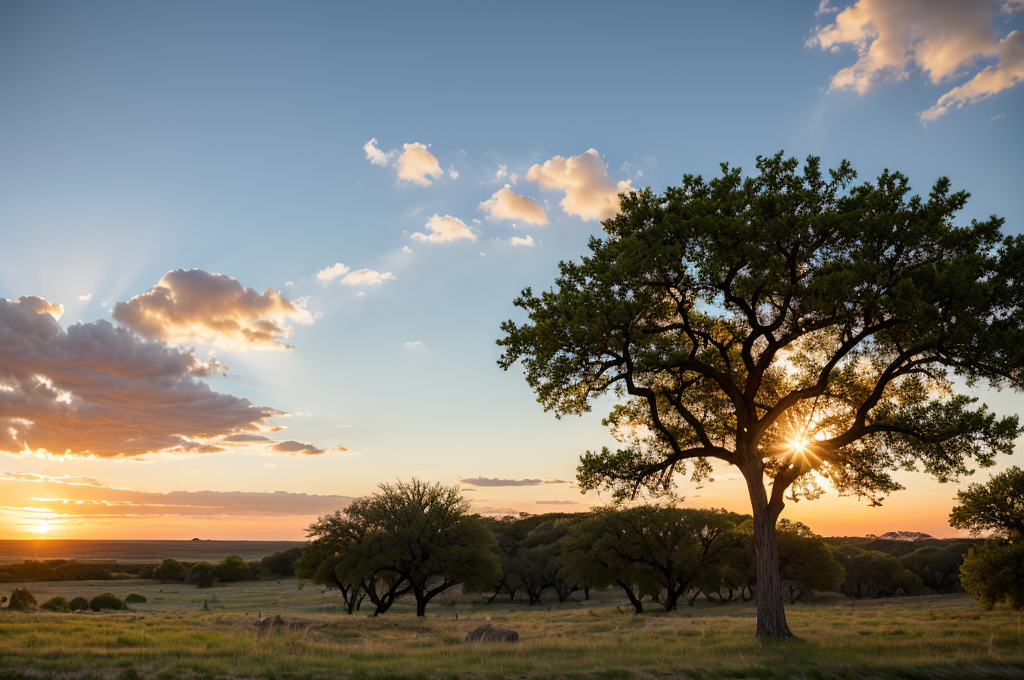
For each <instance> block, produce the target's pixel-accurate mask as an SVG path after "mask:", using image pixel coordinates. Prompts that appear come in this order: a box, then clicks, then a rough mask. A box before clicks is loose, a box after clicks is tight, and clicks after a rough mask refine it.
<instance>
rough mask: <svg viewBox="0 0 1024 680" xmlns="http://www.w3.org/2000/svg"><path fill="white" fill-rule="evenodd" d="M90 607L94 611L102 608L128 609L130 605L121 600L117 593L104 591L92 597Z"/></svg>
mask: <svg viewBox="0 0 1024 680" xmlns="http://www.w3.org/2000/svg"><path fill="white" fill-rule="evenodd" d="M89 608H90V609H92V610H93V611H94V612H98V611H100V610H101V609H127V608H128V605H126V604H125V603H124V602H122V601H121V600H120V598H118V597H117V596H116V595H113V594H111V593H103V594H102V595H97V596H96V597H94V598H92V602H90V603H89Z"/></svg>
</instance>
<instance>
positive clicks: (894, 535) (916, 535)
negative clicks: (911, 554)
mask: <svg viewBox="0 0 1024 680" xmlns="http://www.w3.org/2000/svg"><path fill="white" fill-rule="evenodd" d="M864 538H870V539H880V540H883V541H926V540H929V539H931V538H932V536H930V535H928V534H923V533H921V532H920V531H887V532H885V533H884V534H882V535H881V536H875V535H874V534H866V535H865V536H864Z"/></svg>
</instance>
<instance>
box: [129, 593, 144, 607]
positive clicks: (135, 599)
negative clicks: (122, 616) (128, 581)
mask: <svg viewBox="0 0 1024 680" xmlns="http://www.w3.org/2000/svg"><path fill="white" fill-rule="evenodd" d="M124 601H125V604H145V603H146V596H145V595H139V594H138V593H130V594H129V595H128V597H126V598H124Z"/></svg>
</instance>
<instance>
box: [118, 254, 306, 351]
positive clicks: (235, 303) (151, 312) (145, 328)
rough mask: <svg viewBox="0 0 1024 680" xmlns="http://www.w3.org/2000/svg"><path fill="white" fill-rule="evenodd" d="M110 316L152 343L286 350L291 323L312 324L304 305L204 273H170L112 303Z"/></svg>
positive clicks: (278, 295) (224, 277)
mask: <svg viewBox="0 0 1024 680" xmlns="http://www.w3.org/2000/svg"><path fill="white" fill-rule="evenodd" d="M111 314H112V315H113V317H114V318H115V319H117V320H118V321H120V322H121V323H122V324H124V325H125V326H127V327H128V328H130V329H131V330H133V331H135V332H136V333H138V334H139V335H141V336H143V337H145V338H149V339H151V340H160V341H161V342H167V343H172V344H185V345H187V344H195V343H198V344H206V345H212V346H214V347H223V348H233V349H286V348H289V347H291V346H290V345H288V344H285V343H284V341H283V340H284V339H285V338H288V337H289V336H291V335H292V333H293V332H294V331H293V329H292V327H291V326H289V325H288V323H289V322H297V323H302V324H309V323H312V322H313V316H312V315H311V314H310V313H309V312H308V311H306V309H305V308H304V306H303V304H302V302H301V301H299V302H291V301H289V300H286V299H285V298H284V296H283V295H281V293H279V292H277V291H275V290H273V289H271V288H267V289H266V290H264V291H263V292H262V293H257V292H256V291H255V290H253V289H252V288H246V287H245V286H243V285H242V284H241V283H239V282H238V280H237V279H234V278H231V277H230V276H224V275H223V274H211V273H210V272H206V271H203V270H202V269H178V270H176V271H172V272H167V273H166V274H165V275H164V277H163V278H162V279H160V282H159V283H157V284H156V285H155V286H154V287H153V288H152V289H150V290H149V291H147V292H145V293H142V294H141V295H136V296H135V297H133V298H132V299H131V300H129V301H128V302H119V303H117V304H116V305H114V308H113V310H112V311H111Z"/></svg>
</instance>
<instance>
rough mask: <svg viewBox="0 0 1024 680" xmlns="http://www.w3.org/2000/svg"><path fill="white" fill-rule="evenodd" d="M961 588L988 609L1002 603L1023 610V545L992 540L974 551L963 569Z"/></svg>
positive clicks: (967, 558)
mask: <svg viewBox="0 0 1024 680" xmlns="http://www.w3.org/2000/svg"><path fill="white" fill-rule="evenodd" d="M960 584H961V585H963V587H964V590H966V591H967V592H968V593H970V594H971V595H973V596H974V597H975V598H976V599H977V600H978V604H980V605H981V606H982V607H984V608H985V609H992V607H994V606H995V605H997V604H999V603H1001V602H1005V603H1006V604H1008V605H1010V606H1011V607H1013V608H1014V609H1021V608H1024V543H1004V542H1002V541H997V540H989V541H985V542H984V543H982V544H981V545H977V546H975V547H973V548H971V551H970V552H969V553H967V557H965V558H964V563H963V566H961V567H960Z"/></svg>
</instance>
